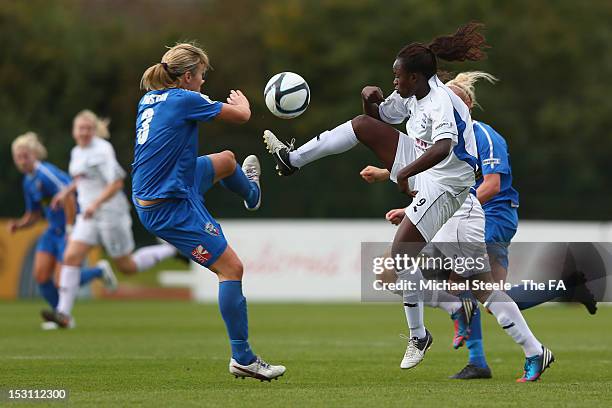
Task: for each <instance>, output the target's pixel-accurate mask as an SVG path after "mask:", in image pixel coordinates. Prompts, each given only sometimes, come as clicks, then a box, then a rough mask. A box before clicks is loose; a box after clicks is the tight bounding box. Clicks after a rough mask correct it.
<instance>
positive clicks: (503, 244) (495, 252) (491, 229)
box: [485, 201, 518, 269]
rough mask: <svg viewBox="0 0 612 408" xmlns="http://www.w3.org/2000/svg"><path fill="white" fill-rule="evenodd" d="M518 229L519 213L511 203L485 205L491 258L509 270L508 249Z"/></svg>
mask: <svg viewBox="0 0 612 408" xmlns="http://www.w3.org/2000/svg"><path fill="white" fill-rule="evenodd" d="M517 227H518V211H517V209H516V207H512V206H511V205H510V202H509V201H507V202H502V203H495V204H493V205H492V206H489V207H488V208H487V206H486V204H485V241H486V243H487V252H488V254H489V258H490V259H493V260H495V261H496V262H497V263H499V264H500V265H501V266H503V267H504V268H505V269H508V247H509V246H510V242H511V241H512V238H513V237H514V234H516V229H517Z"/></svg>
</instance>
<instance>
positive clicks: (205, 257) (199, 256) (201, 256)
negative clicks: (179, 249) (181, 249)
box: [191, 245, 212, 263]
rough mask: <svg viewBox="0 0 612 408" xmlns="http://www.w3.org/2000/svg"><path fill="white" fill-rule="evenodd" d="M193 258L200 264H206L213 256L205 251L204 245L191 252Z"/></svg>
mask: <svg viewBox="0 0 612 408" xmlns="http://www.w3.org/2000/svg"><path fill="white" fill-rule="evenodd" d="M191 256H193V258H194V259H195V260H196V261H197V262H198V263H206V262H208V261H210V258H212V254H211V253H210V252H208V251H207V250H206V249H204V247H203V246H202V245H198V246H197V247H195V248H194V250H193V251H191Z"/></svg>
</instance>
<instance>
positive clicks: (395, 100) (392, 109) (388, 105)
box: [378, 91, 410, 125]
mask: <svg viewBox="0 0 612 408" xmlns="http://www.w3.org/2000/svg"><path fill="white" fill-rule="evenodd" d="M378 115H379V116H380V119H382V121H383V122H386V123H390V124H392V125H397V124H399V123H402V122H403V121H404V120H406V118H408V117H409V116H410V112H408V108H407V107H406V101H405V99H404V98H402V97H401V96H400V95H399V94H398V93H397V91H393V93H392V94H391V95H389V96H387V99H385V100H384V101H383V103H381V104H380V105H378Z"/></svg>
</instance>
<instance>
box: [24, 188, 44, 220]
mask: <svg viewBox="0 0 612 408" xmlns="http://www.w3.org/2000/svg"><path fill="white" fill-rule="evenodd" d="M23 198H24V200H25V210H26V212H35V211H40V209H41V205H40V201H36V200H35V199H34V197H32V194H31V193H30V189H29V188H28V184H27V182H26V180H23Z"/></svg>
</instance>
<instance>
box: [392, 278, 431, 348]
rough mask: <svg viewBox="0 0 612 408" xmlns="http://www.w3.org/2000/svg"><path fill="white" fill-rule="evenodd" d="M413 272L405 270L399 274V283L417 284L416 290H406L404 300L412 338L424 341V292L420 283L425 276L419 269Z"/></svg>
mask: <svg viewBox="0 0 612 408" xmlns="http://www.w3.org/2000/svg"><path fill="white" fill-rule="evenodd" d="M411 271H412V270H404V271H401V272H398V274H397V282H398V283H400V282H402V281H405V282H414V283H415V290H404V291H403V293H402V299H403V302H404V313H405V314H406V321H407V322H408V328H409V329H410V337H417V338H419V339H422V338H423V337H425V323H424V322H423V291H422V290H421V289H420V281H421V280H423V275H422V274H421V270H420V269H418V268H417V269H416V271H415V272H414V273H410V272H411Z"/></svg>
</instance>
